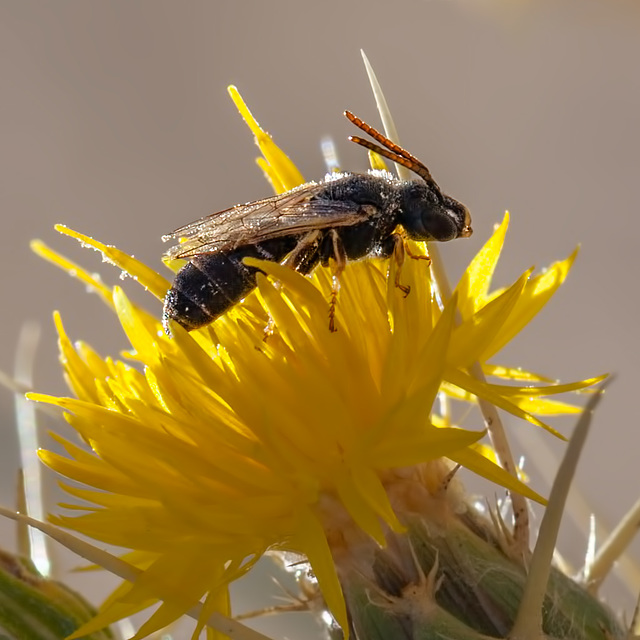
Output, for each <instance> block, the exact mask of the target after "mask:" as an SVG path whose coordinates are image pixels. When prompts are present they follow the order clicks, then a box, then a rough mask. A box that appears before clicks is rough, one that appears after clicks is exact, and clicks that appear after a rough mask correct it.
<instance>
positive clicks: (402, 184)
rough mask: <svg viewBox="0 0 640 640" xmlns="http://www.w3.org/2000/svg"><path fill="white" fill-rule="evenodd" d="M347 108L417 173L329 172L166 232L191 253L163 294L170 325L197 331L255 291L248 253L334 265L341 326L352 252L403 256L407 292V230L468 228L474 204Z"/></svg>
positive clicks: (387, 153) (388, 154)
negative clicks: (343, 277) (404, 176)
mask: <svg viewBox="0 0 640 640" xmlns="http://www.w3.org/2000/svg"><path fill="white" fill-rule="evenodd" d="M345 116H346V117H347V118H348V119H349V120H350V121H351V122H352V123H353V124H354V125H356V127H358V128H359V129H361V130H362V131H364V132H365V133H366V134H368V135H369V136H370V137H371V138H373V140H375V141H376V142H377V143H379V144H375V143H373V142H371V141H369V140H365V139H363V138H360V137H358V136H351V137H350V138H349V139H350V140H351V141H353V142H355V143H356V144H359V145H361V146H363V147H365V148H367V149H369V150H371V151H374V152H375V153H378V154H380V155H381V156H384V157H385V158H388V159H390V160H392V161H393V162H395V163H397V164H400V165H402V166H404V167H406V168H408V169H410V170H411V171H412V172H413V173H415V174H416V175H417V176H418V178H417V179H413V180H400V179H398V178H395V177H393V176H392V175H391V174H390V173H388V172H386V171H369V172H368V173H366V174H362V173H333V174H328V175H327V176H326V177H325V179H324V180H322V181H320V182H307V183H306V184H303V185H300V186H299V187H296V188H295V189H292V190H291V191H287V192H285V193H281V194H279V195H276V196H272V197H270V198H265V199H264V200H256V201H255V202H248V203H246V204H238V205H236V206H234V207H231V208H230V209H225V210H224V211H219V212H217V213H213V214H211V215H209V216H206V217H204V218H201V219H200V220H196V221H195V222H192V223H190V224H187V225H185V226H183V227H180V228H179V229H176V230H175V231H174V232H173V233H170V234H168V235H166V236H163V238H162V239H163V240H164V241H167V240H175V241H179V240H181V242H180V243H178V244H176V245H175V246H173V247H171V248H170V249H169V250H168V251H167V252H166V255H167V257H169V258H183V259H186V260H188V261H189V262H188V263H187V264H186V265H185V266H183V267H182V269H180V271H178V273H177V274H176V276H175V279H174V281H173V285H172V286H171V288H170V289H169V291H168V292H167V295H166V297H165V300H164V309H163V325H164V328H165V331H166V332H167V333H168V334H170V327H169V323H170V321H171V320H173V321H175V322H177V323H178V324H180V325H182V326H183V327H184V328H185V329H187V331H191V330H193V329H197V328H199V327H203V326H205V325H207V324H209V323H210V322H213V320H215V319H216V318H217V317H218V316H220V315H221V314H223V313H224V312H225V311H227V310H228V309H229V308H231V307H232V306H233V305H235V304H237V303H238V302H239V301H240V300H242V299H243V298H244V297H245V296H246V295H247V294H249V293H250V292H251V291H252V290H253V289H254V288H255V287H256V274H257V273H258V272H259V271H260V269H257V268H255V267H250V266H248V265H245V264H244V263H243V260H244V258H247V257H252V258H260V259H263V260H271V261H274V262H284V264H286V265H287V266H290V267H291V268H292V269H295V270H297V271H298V272H300V273H303V274H307V273H310V272H311V271H312V270H313V269H314V268H315V267H316V266H317V265H318V264H321V265H322V266H325V267H326V266H329V265H331V268H332V271H333V276H334V278H333V282H334V287H333V291H332V295H331V301H330V303H329V328H330V330H331V331H334V330H335V308H336V301H337V295H338V287H339V277H340V274H341V273H342V271H343V270H344V268H345V266H346V264H347V261H349V260H358V259H360V258H365V257H377V258H386V257H390V256H393V257H394V259H395V260H396V261H397V264H398V270H397V276H396V281H395V285H396V286H397V287H398V288H400V289H401V290H402V291H403V292H404V293H405V295H406V294H408V293H409V289H408V287H406V286H404V285H402V284H401V282H400V267H401V266H402V263H403V261H404V255H405V237H408V238H411V239H413V240H420V241H425V240H428V241H431V240H437V241H439V242H446V241H448V240H454V239H455V238H465V237H469V236H470V235H471V233H472V229H471V216H470V214H469V211H468V209H467V208H466V207H465V206H464V205H463V204H461V203H460V202H458V201H457V200H454V199H453V198H451V197H450V196H448V195H445V194H444V193H442V191H441V190H440V187H438V185H437V184H436V182H435V180H434V179H433V177H432V176H431V173H430V172H429V169H427V167H426V166H425V165H424V164H423V163H422V162H420V161H419V160H418V159H417V158H415V157H414V156H412V155H411V154H410V153H409V152H408V151H405V150H404V149H403V148H401V147H400V146H398V145H397V144H395V143H393V142H392V141H391V140H389V139H388V138H387V137H385V136H384V135H382V134H381V133H380V132H378V131H376V130H375V129H374V128H373V127H371V126H369V125H368V124H366V123H365V122H363V121H362V120H361V119H360V118H357V117H356V116H354V115H353V114H352V113H350V112H349V111H346V112H345ZM398 227H401V230H399V229H398ZM414 257H416V256H414Z"/></svg>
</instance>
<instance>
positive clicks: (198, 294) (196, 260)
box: [162, 236, 298, 333]
mask: <svg viewBox="0 0 640 640" xmlns="http://www.w3.org/2000/svg"><path fill="white" fill-rule="evenodd" d="M297 240H298V238H297V236H290V237H285V238H274V239H273V240H268V241H266V242H262V243H260V244H256V245H248V246H244V247H239V248H238V249H235V250H234V251H229V252H228V253H203V254H200V255H197V256H194V257H193V258H192V259H191V261H190V262H189V263H188V264H186V265H185V266H184V267H182V269H180V271H178V273H177V274H176V277H175V280H174V281H173V285H172V287H171V289H169V291H168V292H167V295H166V296H165V299H164V309H163V314H162V317H163V321H162V322H163V325H164V328H165V331H167V333H169V320H173V321H175V322H177V323H178V324H180V325H182V326H183V327H184V328H185V329H186V330H187V331H192V330H193V329H197V328H199V327H202V326H204V325H207V324H209V323H210V322H212V321H213V320H215V319H216V318H217V317H218V316H219V315H221V314H223V313H224V312H225V311H226V310H227V309H229V308H230V307H232V306H233V305H235V304H236V303H238V302H240V300H242V298H244V297H245V296H246V295H247V294H249V293H250V292H251V291H252V290H253V289H254V288H255V286H256V273H258V271H259V269H256V268H255V267H248V266H247V265H245V264H243V263H242V260H243V259H244V258H249V257H251V258H260V259H262V260H271V261H273V262H280V261H281V260H283V259H284V257H285V256H286V255H287V254H288V253H290V252H291V251H292V250H293V249H294V247H295V246H296V244H297Z"/></svg>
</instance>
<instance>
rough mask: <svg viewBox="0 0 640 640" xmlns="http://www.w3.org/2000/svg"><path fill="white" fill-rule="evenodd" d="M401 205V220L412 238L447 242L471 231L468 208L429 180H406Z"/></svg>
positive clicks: (462, 236) (468, 234) (464, 236)
mask: <svg viewBox="0 0 640 640" xmlns="http://www.w3.org/2000/svg"><path fill="white" fill-rule="evenodd" d="M400 206H401V214H400V224H402V226H403V227H404V229H405V231H406V232H407V235H408V236H409V237H410V238H412V239H413V240H437V241H438V242H446V241H447V240H454V239H455V238H468V237H469V236H470V235H471V233H472V231H473V230H472V229H471V215H470V214H469V210H468V209H467V208H466V207H465V206H464V205H463V204H461V203H460V202H458V201H457V200H454V199H453V198H451V197H449V196H447V195H445V194H443V193H442V192H441V191H440V189H439V187H438V185H437V184H436V183H435V182H433V181H432V180H425V181H422V180H420V181H418V180H416V181H411V182H407V183H405V185H404V188H403V190H402V195H401V205H400Z"/></svg>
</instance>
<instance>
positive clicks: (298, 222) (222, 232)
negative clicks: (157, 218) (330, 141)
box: [162, 182, 371, 258]
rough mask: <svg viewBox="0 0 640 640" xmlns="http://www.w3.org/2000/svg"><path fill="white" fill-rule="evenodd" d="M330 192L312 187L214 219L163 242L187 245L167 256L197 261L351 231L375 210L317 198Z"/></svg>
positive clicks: (221, 213) (199, 222) (322, 186)
mask: <svg viewBox="0 0 640 640" xmlns="http://www.w3.org/2000/svg"><path fill="white" fill-rule="evenodd" d="M326 189H327V184H326V183H314V182H310V183H308V184H303V185H301V186H300V187H298V188H296V189H293V190H292V191H287V192H286V193H282V194H280V195H277V196H273V197H271V198H265V199H264V200H256V201H255V202H248V203H247V204H239V205H236V206H235V207H231V208H230V209H225V210H224V211H218V212H217V213H212V214H211V215H209V216H206V217H204V218H201V219H200V220H196V221H195V222H191V223H190V224H187V225H185V226H184V227H180V228H179V229H176V230H175V231H174V232H173V233H170V234H168V235H166V236H163V238H162V239H163V240H165V241H166V240H176V241H178V240H181V239H183V242H180V244H177V245H175V246H173V247H171V248H170V249H169V250H168V251H167V252H166V255H167V257H169V258H192V257H193V256H196V255H198V254H201V253H218V252H221V251H230V250H232V249H235V248H236V247H239V246H242V245H248V244H256V243H258V242H262V241H264V240H268V239H270V238H278V237H282V236H288V235H294V234H299V233H305V232H306V231H312V230H314V229H328V228H331V227H343V226H350V225H353V224H357V223H358V222H361V221H363V220H365V219H366V218H368V217H369V216H370V215H371V207H370V206H362V205H358V204H356V203H354V202H349V201H342V200H330V199H328V198H318V197H317V196H318V194H319V193H321V192H322V191H326Z"/></svg>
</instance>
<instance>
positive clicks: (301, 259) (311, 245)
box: [283, 229, 321, 271]
mask: <svg viewBox="0 0 640 640" xmlns="http://www.w3.org/2000/svg"><path fill="white" fill-rule="evenodd" d="M320 235H321V234H320V231H319V230H318V229H314V230H313V231H309V233H307V234H305V235H304V236H302V238H300V240H299V241H298V244H297V245H296V246H295V248H294V250H293V251H292V252H291V253H290V254H289V255H288V256H287V259H286V260H285V261H284V263H283V264H284V265H285V266H286V267H291V268H292V269H294V270H295V271H298V270H299V268H300V267H304V264H305V262H306V261H307V259H308V258H309V256H310V255H311V254H312V253H313V252H314V251H315V250H316V249H317V248H318V243H319V240H320Z"/></svg>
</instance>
